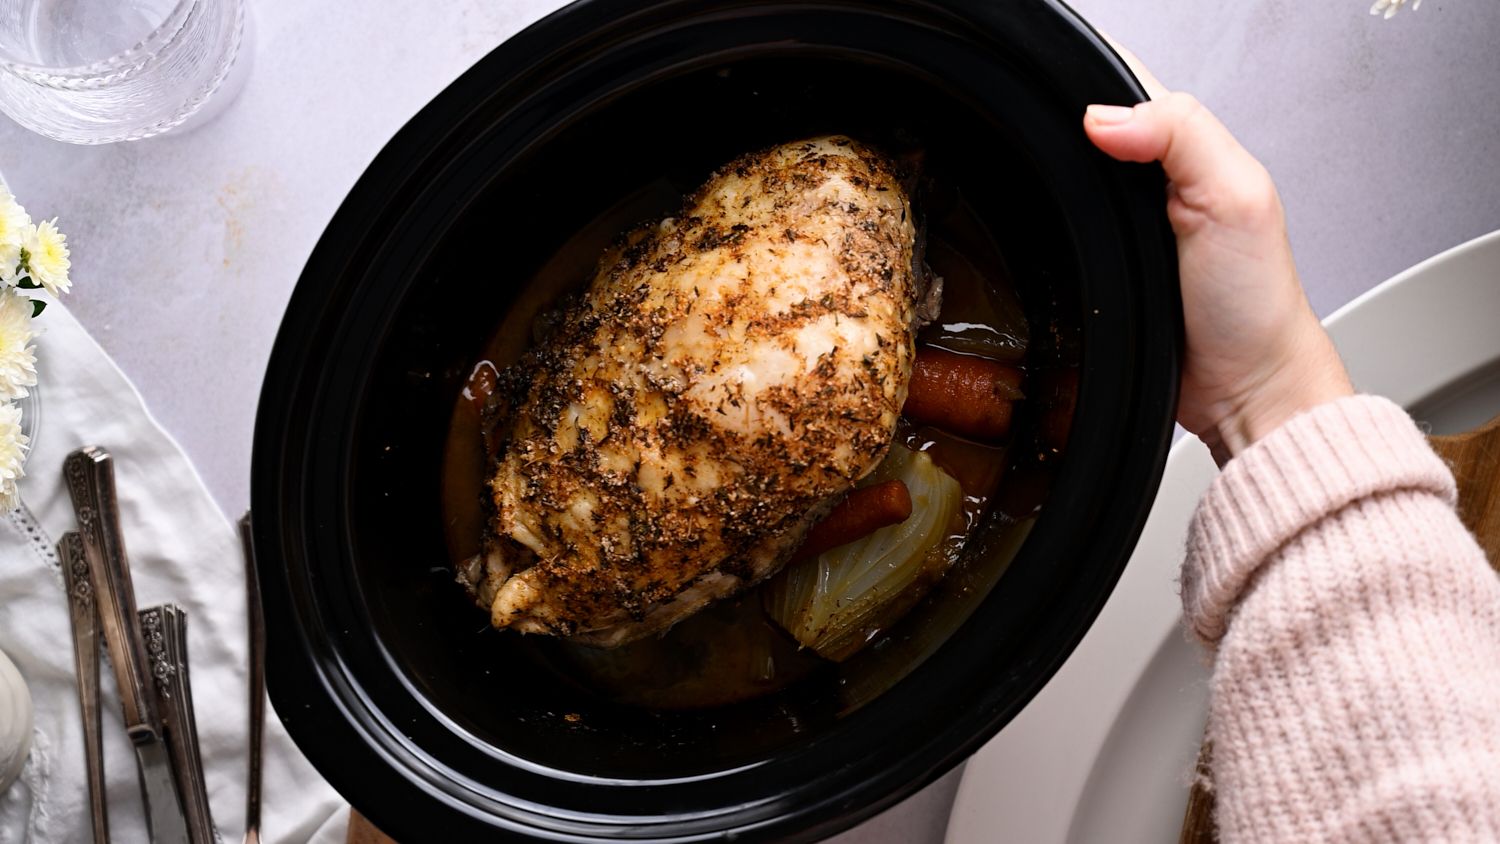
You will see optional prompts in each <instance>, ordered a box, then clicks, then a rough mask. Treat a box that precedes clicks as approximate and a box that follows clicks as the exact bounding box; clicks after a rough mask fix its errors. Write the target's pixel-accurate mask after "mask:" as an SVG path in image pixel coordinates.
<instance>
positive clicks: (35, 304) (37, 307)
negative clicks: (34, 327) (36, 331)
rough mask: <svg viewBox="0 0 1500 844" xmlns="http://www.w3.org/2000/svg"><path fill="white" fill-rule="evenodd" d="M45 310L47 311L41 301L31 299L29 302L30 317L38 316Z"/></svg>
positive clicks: (45, 304) (45, 305)
mask: <svg viewBox="0 0 1500 844" xmlns="http://www.w3.org/2000/svg"><path fill="white" fill-rule="evenodd" d="M46 309H47V303H46V302H43V301H42V300H41V299H32V300H31V315H32V316H33V317H35V316H40V315H41V313H42V311H45V310H46Z"/></svg>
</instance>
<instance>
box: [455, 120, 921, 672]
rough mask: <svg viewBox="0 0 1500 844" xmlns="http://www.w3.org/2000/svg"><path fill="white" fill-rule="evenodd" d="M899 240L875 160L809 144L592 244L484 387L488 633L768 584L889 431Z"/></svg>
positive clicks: (905, 316) (742, 163)
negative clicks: (543, 329)
mask: <svg viewBox="0 0 1500 844" xmlns="http://www.w3.org/2000/svg"><path fill="white" fill-rule="evenodd" d="M915 242H916V230H915V227H914V221H913V215H912V211H911V207H910V201H909V199H908V197H907V195H906V192H905V190H903V188H902V185H901V183H900V182H899V181H898V179H897V177H896V174H895V171H894V169H893V167H892V165H891V164H890V162H888V161H887V160H886V159H884V158H882V157H881V156H880V155H878V154H877V153H875V152H874V151H872V150H870V149H869V148H867V147H864V146H862V145H860V144H859V143H856V142H854V141H852V140H850V139H848V138H844V137H822V138H815V139H812V140H807V141H802V142H798V143H791V144H786V145H783V146H779V147H775V148H773V149H770V150H766V151H764V152H760V153H756V154H753V155H748V156H745V157H743V158H741V159H739V160H737V161H735V162H733V163H732V164H730V165H728V166H727V167H725V168H723V169H722V170H720V171H719V172H718V173H716V174H715V175H714V176H713V177H712V178H711V179H710V180H709V181H708V183H707V184H705V185H704V186H703V187H702V188H701V189H700V190H699V191H698V193H697V194H695V195H694V196H693V197H692V198H691V199H689V201H688V202H687V204H686V206H685V207H684V209H683V211H682V213H681V214H680V215H679V216H677V217H669V218H667V219H664V220H662V221H661V222H659V223H657V224H655V225H652V226H648V227H646V228H643V229H640V230H638V231H636V232H634V233H632V234H631V235H629V236H627V237H626V238H624V239H623V240H622V241H621V243H620V244H618V245H617V246H616V247H615V248H614V249H612V250H611V251H610V252H608V253H606V255H605V256H604V258H603V260H602V261H601V263H600V265H599V268H598V270H597V273H596V275H595V277H594V279H593V281H592V283H591V284H590V286H589V287H588V289H587V291H586V292H585V293H583V294H582V296H581V297H580V298H579V299H578V300H577V301H576V302H575V303H574V304H572V305H571V306H569V307H568V308H567V310H566V311H565V312H564V313H563V314H562V316H561V318H560V319H559V320H558V324H557V325H556V327H555V328H554V329H553V331H552V334H551V336H549V337H547V338H546V339H545V340H544V341H543V342H542V343H540V344H539V345H538V346H537V347H536V348H534V349H532V350H531V351H530V352H529V353H528V354H527V355H526V356H525V357H524V358H523V359H522V360H521V361H520V362H519V363H518V364H516V365H515V366H513V367H511V368H510V369H509V370H507V371H506V372H505V373H503V374H502V376H501V378H500V389H499V393H498V395H497V403H496V410H495V412H494V413H493V417H492V419H491V420H490V424H491V426H492V427H491V429H490V435H491V436H492V437H493V438H495V440H496V441H497V442H498V443H499V445H498V456H497V458H496V461H495V463H494V465H493V473H492V475H491V477H490V490H489V492H490V494H491V496H492V498H493V505H494V508H493V517H492V518H491V519H490V521H489V524H488V527H487V537H486V551H485V554H484V555H483V558H482V559H481V560H478V561H476V562H475V563H474V564H473V565H471V566H469V567H466V569H465V570H464V571H463V572H461V573H460V580H461V581H463V582H464V583H465V584H466V585H467V586H468V587H469V589H470V590H471V592H472V593H473V594H474V596H475V598H476V599H477V600H478V601H479V603H480V605H481V606H483V607H485V608H487V609H489V610H490V613H491V621H492V622H493V624H494V625H495V626H496V627H501V628H504V627H510V628H514V629H516V630H520V631H522V632H527V633H546V634H552V635H558V636H570V637H573V638H574V639H575V640H577V641H583V642H588V643H592V644H596V645H603V646H613V645H618V644H622V643H624V642H627V641H630V640H632V639H636V638H639V637H641V636H644V635H647V634H650V633H653V632H658V631H662V630H665V629H666V628H668V627H670V626H671V625H672V624H674V623H675V622H677V621H679V620H680V619H682V618H683V617H685V616H687V615H689V614H691V613H693V612H695V611H696V610H698V609H700V608H702V607H703V606H704V605H706V604H707V603H709V602H711V601H714V600H717V599H720V598H723V597H726V596H728V595H731V594H733V593H735V592H738V591H740V590H742V589H744V588H746V587H748V586H750V585H752V584H754V583H756V582H758V581H760V580H762V579H764V578H766V577H768V576H769V575H771V574H773V573H775V572H776V570H777V569H778V568H780V567H781V565H782V564H783V563H784V562H785V560H786V558H787V557H788V555H789V554H790V553H791V552H792V551H794V550H795V549H796V547H797V545H798V543H799V542H800V540H801V538H802V535H803V533H804V532H805V531H806V530H807V528H808V526H809V525H810V524H811V523H812V522H813V521H814V520H816V519H817V518H819V517H820V516H821V515H822V514H823V513H824V512H826V510H827V508H828V507H830V506H832V504H833V503H834V502H836V501H837V500H838V499H839V498H841V497H842V496H843V495H844V494H846V493H847V492H848V490H849V489H850V488H852V487H853V485H854V483H855V482H856V481H857V480H859V479H860V478H861V477H863V476H864V475H865V474H866V473H868V472H869V471H870V470H871V469H873V468H874V467H875V465H876V463H878V462H879V461H880V460H881V458H882V457H883V456H884V455H885V453H886V449H887V448H888V446H889V444H890V442H891V439H892V436H893V434H894V432H895V428H896V419H897V415H898V414H899V412H900V409H901V405H902V403H903V402H904V401H905V398H906V388H907V382H908V380H909V378H910V375H911V363H912V353H913V331H914V323H915V321H916V311H917V308H918V300H919V293H920V292H921V291H919V289H918V288H919V286H920V284H919V281H920V278H919V272H918V265H919V264H920V261H919V260H914V259H915V258H917V257H918V256H914V254H913V253H914V250H915V249H916V243H915Z"/></svg>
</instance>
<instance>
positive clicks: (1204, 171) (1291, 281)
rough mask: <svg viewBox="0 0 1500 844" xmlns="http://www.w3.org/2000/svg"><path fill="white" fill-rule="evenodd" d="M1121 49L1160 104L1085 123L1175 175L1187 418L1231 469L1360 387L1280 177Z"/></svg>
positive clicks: (1094, 109) (1182, 404)
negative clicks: (1304, 416) (1325, 318)
mask: <svg viewBox="0 0 1500 844" xmlns="http://www.w3.org/2000/svg"><path fill="white" fill-rule="evenodd" d="M1121 52H1122V55H1125V56H1126V58H1127V61H1128V62H1132V67H1133V68H1134V69H1136V72H1137V75H1138V76H1140V77H1141V78H1142V81H1143V82H1144V83H1145V84H1146V87H1147V90H1148V91H1151V93H1152V97H1153V99H1152V100H1151V101H1150V102H1146V103H1141V104H1140V105H1137V106H1135V107H1134V108H1126V107H1124V106H1108V105H1092V106H1089V108H1088V111H1087V113H1086V114H1085V116H1084V119H1083V126H1084V130H1085V131H1086V132H1087V133H1088V136H1089V138H1090V139H1091V140H1092V141H1093V142H1094V145H1095V146H1097V147H1099V149H1101V150H1103V151H1104V152H1105V153H1107V154H1109V155H1110V156H1112V157H1114V158H1117V159H1120V160H1121V161H1138V162H1144V161H1160V162H1161V163H1162V167H1163V169H1165V170H1166V173H1167V178H1168V180H1169V184H1168V188H1167V217H1168V218H1169V219H1170V220H1171V223H1172V230H1173V231H1174V232H1175V233H1176V235H1177V259H1178V264H1179V270H1180V274H1181V277H1182V306H1183V316H1184V319H1185V321H1186V326H1187V356H1186V361H1185V363H1184V365H1183V371H1182V393H1181V398H1180V401H1179V405H1178V411H1177V420H1178V422H1180V423H1181V424H1182V426H1183V427H1184V428H1186V429H1187V430H1188V431H1190V432H1192V433H1194V434H1196V435H1198V437H1199V438H1200V439H1202V440H1203V441H1204V443H1206V444H1207V445H1208V447H1209V449H1210V450H1211V451H1212V452H1213V455H1214V458H1215V459H1216V460H1217V461H1218V462H1219V464H1220V465H1223V464H1224V462H1226V461H1227V460H1228V459H1229V458H1230V457H1232V456H1234V455H1235V454H1238V453H1239V452H1240V451H1243V450H1244V449H1245V448H1246V447H1248V446H1249V445H1250V444H1251V443H1253V442H1255V441H1256V440H1258V439H1260V438H1261V437H1263V436H1265V435H1266V434H1268V433H1270V432H1271V431H1272V430H1274V429H1275V428H1276V427H1277V426H1279V425H1281V423H1283V422H1285V421H1287V420H1288V419H1289V418H1291V417H1292V416H1293V415H1295V414H1297V413H1299V412H1301V411H1303V410H1308V409H1310V408H1312V407H1314V406H1316V405H1318V404H1322V403H1323V402H1326V401H1331V400H1333V399H1335V398H1339V397H1341V396H1347V395H1350V394H1352V393H1353V388H1352V387H1351V386H1350V384H1349V376H1348V374H1347V373H1346V372H1345V370H1344V365H1343V363H1342V362H1341V361H1340V360H1339V357H1338V352H1337V351H1335V350H1334V347H1333V341H1332V340H1330V339H1329V337H1328V334H1327V332H1325V331H1324V330H1323V326H1322V325H1321V324H1319V322H1318V318H1317V316H1316V315H1315V314H1314V313H1313V311H1312V307H1311V306H1310V305H1309V304H1308V301H1307V297H1306V295H1305V294H1304V293H1303V291H1302V284H1301V282H1300V281H1299V280H1298V278H1297V268H1296V265H1295V264H1294V263H1293V261H1292V250H1291V244H1290V243H1289V242H1288V241H1287V235H1286V220H1285V216H1284V214H1283V212H1282V207H1281V198H1280V197H1279V196H1278V195H1277V193H1276V186H1275V185H1274V184H1273V183H1272V181H1271V176H1270V174H1269V173H1267V172H1266V169H1265V167H1263V166H1261V164H1260V162H1258V161H1256V160H1255V158H1254V157H1252V156H1251V155H1250V153H1249V152H1247V151H1246V150H1245V148H1244V147H1242V146H1240V144H1239V142H1237V141H1236V140H1235V139H1234V136H1233V135H1231V134H1230V133H1229V130H1228V129H1226V128H1225V127H1224V124H1222V123H1220V122H1219V120H1218V119H1217V118H1216V117H1214V116H1213V115H1212V114H1211V113H1209V111H1208V109H1206V108H1204V107H1203V106H1202V105H1201V104H1199V103H1198V101H1197V100H1195V99H1193V97H1192V96H1190V95H1188V94H1182V93H1170V92H1167V91H1166V90H1165V89H1164V88H1163V87H1162V86H1161V84H1160V83H1159V82H1157V81H1156V80H1155V78H1154V77H1152V76H1151V75H1150V74H1149V73H1146V72H1145V71H1144V69H1141V68H1139V67H1138V65H1137V64H1134V63H1133V62H1134V57H1133V56H1130V55H1129V54H1128V53H1127V52H1125V51H1121Z"/></svg>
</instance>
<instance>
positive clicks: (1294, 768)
mask: <svg viewBox="0 0 1500 844" xmlns="http://www.w3.org/2000/svg"><path fill="white" fill-rule="evenodd" d="M1452 496H1453V487H1452V478H1451V475H1449V473H1448V472H1447V469H1446V467H1444V466H1443V465H1442V463H1441V462H1440V461H1439V460H1438V459H1437V457H1436V456H1435V455H1434V454H1432V452H1431V450H1430V449H1428V448H1427V447H1426V445H1425V443H1423V442H1422V440H1421V437H1420V434H1419V433H1418V432H1417V431H1416V429H1415V426H1413V425H1412V424H1411V422H1410V420H1408V419H1406V418H1405V416H1404V414H1401V413H1400V411H1399V409H1397V408H1395V407H1394V406H1393V405H1390V404H1389V403H1387V402H1384V401H1383V400H1376V399H1371V398H1367V397H1362V398H1356V399H1346V400H1344V401H1342V402H1337V403H1335V404H1333V405H1329V406H1325V407H1322V408H1319V409H1318V410H1316V411H1313V412H1312V413H1311V414H1307V415H1305V416H1303V417H1299V418H1298V419H1295V420H1293V421H1292V422H1291V423H1290V424H1289V425H1288V426H1286V427H1285V428H1284V429H1282V430H1278V431H1277V432H1275V433H1273V434H1272V435H1270V436H1269V437H1267V438H1266V439H1265V440H1264V441H1262V442H1261V443H1259V444H1257V445H1256V446H1255V447H1254V448H1252V449H1250V450H1248V451H1246V452H1245V453H1244V454H1242V455H1240V456H1239V457H1237V458H1235V460H1234V461H1232V462H1231V463H1230V464H1229V465H1228V466H1227V467H1226V469H1225V472H1224V474H1223V475H1222V476H1221V477H1220V478H1219V479H1218V480H1217V481H1216V483H1215V485H1214V488H1213V489H1212V490H1211V491H1210V493H1209V494H1208V495H1207V496H1206V497H1205V500H1204V502H1203V504H1202V505H1201V506H1200V509H1199V512H1198V513H1197V515H1196V516H1195V519H1194V523H1193V528H1192V532H1191V534H1190V537H1189V555H1188V560H1187V562H1186V564H1185V566H1184V571H1183V590H1184V594H1183V599H1184V607H1185V609H1186V611H1187V619H1188V622H1189V624H1190V626H1191V627H1192V629H1193V630H1194V632H1195V634H1196V635H1197V636H1198V637H1199V638H1201V639H1203V640H1204V641H1206V642H1208V643H1210V644H1212V645H1215V646H1216V647H1217V654H1216V660H1215V666H1214V674H1213V679H1212V681H1211V685H1212V688H1211V698H1210V699H1211V703H1210V707H1211V709H1210V719H1209V720H1210V723H1209V731H1210V738H1211V739H1212V740H1213V742H1214V755H1213V770H1212V776H1213V780H1214V786H1215V789H1216V792H1217V803H1218V813H1219V814H1218V825H1219V830H1220V836H1221V838H1222V839H1223V840H1225V841H1230V842H1234V841H1244V840H1262V841H1291V840H1297V841H1302V840H1343V839H1353V840H1401V841H1406V840H1444V841H1450V840H1452V841H1461V840H1492V839H1494V838H1496V837H1500V820H1497V818H1500V730H1497V727H1500V580H1497V578H1496V576H1495V575H1494V573H1493V572H1492V571H1491V570H1490V569H1489V567H1488V565H1487V564H1486V562H1485V560H1484V556H1483V554H1482V552H1481V551H1480V550H1479V548H1478V547H1477V545H1475V543H1474V541H1473V539H1472V537H1470V536H1469V535H1468V533H1467V532H1466V531H1465V530H1464V529H1463V527H1462V526H1461V525H1460V524H1459V522H1458V519H1457V516H1456V515H1455V513H1454V511H1453V507H1452Z"/></svg>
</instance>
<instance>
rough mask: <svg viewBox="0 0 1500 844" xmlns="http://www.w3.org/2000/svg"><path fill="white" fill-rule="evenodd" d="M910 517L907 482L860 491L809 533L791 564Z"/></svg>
mask: <svg viewBox="0 0 1500 844" xmlns="http://www.w3.org/2000/svg"><path fill="white" fill-rule="evenodd" d="M910 516H911V492H910V491H908V490H907V488H906V483H905V482H903V481H901V480H894V481H883V482H881V483H878V484H871V485H870V486H866V487H860V488H859V489H856V490H853V491H852V492H850V493H849V495H848V496H847V497H845V498H844V500H843V501H840V502H839V503H838V504H836V505H834V507H833V509H832V510H830V511H828V515H827V516H824V517H823V521H821V522H818V523H817V524H815V525H813V526H812V527H811V528H809V529H808V531H807V535H806V536H804V537H802V547H801V548H798V549H797V553H795V554H793V555H792V561H793V562H796V561H798V560H807V559H811V558H813V557H816V556H818V555H819V554H821V553H823V552H824V551H827V550H830V549H832V548H837V547H839V546H840V545H847V544H849V543H850V542H853V541H854V540H856V539H862V538H864V537H866V536H869V535H870V534H872V533H874V532H875V531H877V530H879V529H881V528H883V527H888V526H890V525H896V524H900V523H902V522H904V521H906V520H907V518H908V517H910Z"/></svg>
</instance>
